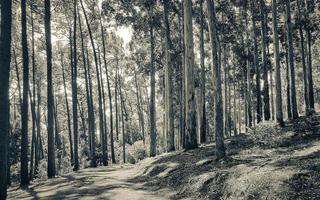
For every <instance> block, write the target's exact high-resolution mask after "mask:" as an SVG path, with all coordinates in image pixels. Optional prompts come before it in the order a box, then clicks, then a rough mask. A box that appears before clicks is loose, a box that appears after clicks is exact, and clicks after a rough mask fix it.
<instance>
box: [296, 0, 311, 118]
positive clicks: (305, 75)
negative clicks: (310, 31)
mask: <svg viewBox="0 0 320 200" xmlns="http://www.w3.org/2000/svg"><path fill="white" fill-rule="evenodd" d="M297 17H298V22H297V23H298V27H299V36H300V54H301V60H302V71H303V92H304V102H305V112H306V115H309V114H310V101H309V91H308V90H309V87H308V85H309V83H308V72H307V65H306V59H305V47H304V35H303V29H302V22H301V3H300V0H297Z"/></svg>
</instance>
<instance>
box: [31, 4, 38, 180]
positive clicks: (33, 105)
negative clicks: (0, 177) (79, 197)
mask: <svg viewBox="0 0 320 200" xmlns="http://www.w3.org/2000/svg"><path fill="white" fill-rule="evenodd" d="M33 3H34V2H33V1H31V2H30V11H31V15H30V18H31V35H32V36H31V37H32V94H33V96H32V95H31V92H30V104H31V115H32V141H31V158H30V172H29V179H30V180H33V178H34V172H35V169H34V162H33V161H34V159H35V157H36V156H35V152H36V148H37V145H36V144H37V141H36V139H37V136H36V120H37V115H36V61H35V49H34V47H35V45H34V25H33ZM31 97H32V98H31Z"/></svg>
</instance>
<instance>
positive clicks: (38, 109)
mask: <svg viewBox="0 0 320 200" xmlns="http://www.w3.org/2000/svg"><path fill="white" fill-rule="evenodd" d="M40 83H41V77H39V78H38V80H37V115H36V116H37V122H36V125H37V139H36V148H35V150H36V151H35V163H34V168H35V170H34V175H35V178H38V174H39V162H40V158H41V156H40V152H41V145H40V138H41V110H40V104H41V85H40Z"/></svg>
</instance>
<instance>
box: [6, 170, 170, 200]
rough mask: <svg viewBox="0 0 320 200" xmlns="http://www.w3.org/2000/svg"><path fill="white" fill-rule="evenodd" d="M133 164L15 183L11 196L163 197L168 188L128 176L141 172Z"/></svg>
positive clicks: (156, 199)
mask: <svg viewBox="0 0 320 200" xmlns="http://www.w3.org/2000/svg"><path fill="white" fill-rule="evenodd" d="M138 172H139V171H138V169H137V168H134V167H125V168H121V167H119V166H117V167H99V168H95V169H94V168H88V169H84V170H80V171H79V172H77V173H71V174H68V175H64V176H62V177H59V178H56V179H52V180H47V181H39V182H36V183H35V184H33V185H31V186H29V187H28V188H25V189H20V188H18V187H14V188H11V189H9V191H8V199H46V200H47V199H77V200H81V199H83V200H90V199H108V200H119V199H120V200H126V199H128V200H129V199H130V200H142V199H153V200H164V199H170V197H169V195H170V193H169V192H163V191H162V192H161V194H160V192H159V191H158V192H154V191H151V190H150V189H149V188H146V187H144V186H143V185H142V184H137V183H131V182H130V181H129V180H130V179H132V178H133V177H134V175H135V174H136V173H138Z"/></svg>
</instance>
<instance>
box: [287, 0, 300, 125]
mask: <svg viewBox="0 0 320 200" xmlns="http://www.w3.org/2000/svg"><path fill="white" fill-rule="evenodd" d="M290 2H291V1H290V0H286V25H287V43H288V45H287V48H288V60H289V67H290V104H291V112H292V118H293V119H297V118H298V117H299V114H298V108H297V98H296V81H295V69H294V52H293V41H292V40H293V38H292V24H291V10H290Z"/></svg>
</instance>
